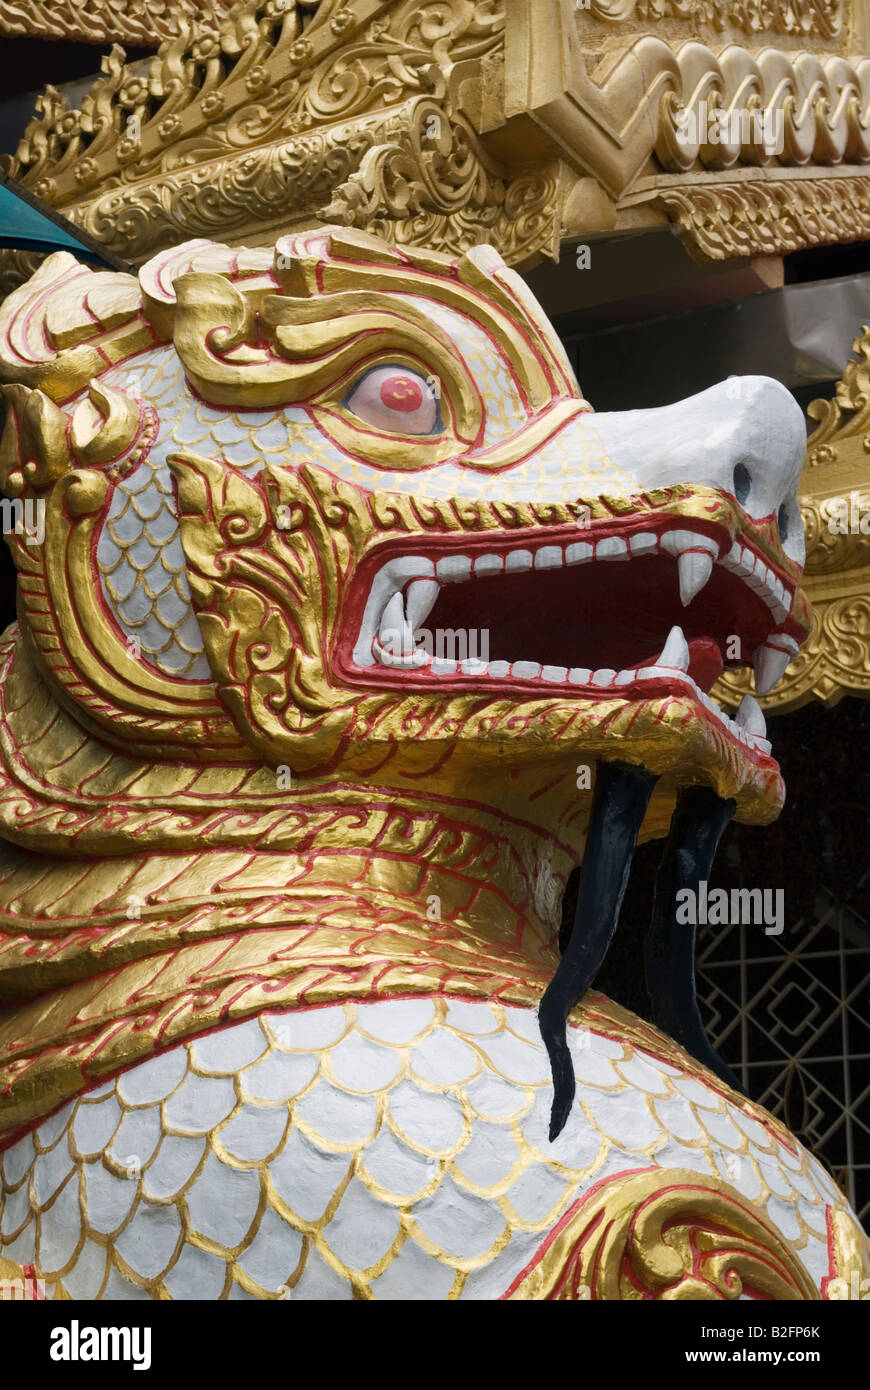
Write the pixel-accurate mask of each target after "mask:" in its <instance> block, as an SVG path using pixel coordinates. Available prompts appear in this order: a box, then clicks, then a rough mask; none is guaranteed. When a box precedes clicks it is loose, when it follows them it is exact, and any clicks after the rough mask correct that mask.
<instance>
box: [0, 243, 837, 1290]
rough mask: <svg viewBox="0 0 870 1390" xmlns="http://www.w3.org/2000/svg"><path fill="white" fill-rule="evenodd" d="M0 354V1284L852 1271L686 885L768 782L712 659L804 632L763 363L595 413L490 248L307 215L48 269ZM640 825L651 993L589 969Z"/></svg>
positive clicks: (784, 1280)
mask: <svg viewBox="0 0 870 1390" xmlns="http://www.w3.org/2000/svg"><path fill="white" fill-rule="evenodd" d="M0 372H2V377H3V380H4V381H5V382H6V383H7V385H6V387H5V394H6V403H7V420H6V426H5V432H4V435H3V439H2V446H0V483H2V486H3V490H4V491H5V493H6V495H7V497H8V498H9V499H10V501H9V502H8V504H7V506H8V507H9V508H10V509H11V513H13V514H14V516H15V518H16V521H17V525H16V527H15V529H13V530H12V531H11V533H10V534H9V536H8V540H9V543H10V546H11V549H12V553H13V556H14V560H15V564H16V566H17V570H18V608H19V617H18V623H17V625H15V626H13V627H12V628H10V629H9V630H8V632H7V633H6V634H5V636H4V638H3V640H2V646H0V663H2V664H0V755H2V783H0V835H2V837H3V839H2V854H0V1001H2V1004H3V1009H2V1012H0V1131H2V1137H0V1275H5V1276H6V1277H10V1278H11V1277H14V1276H15V1273H16V1272H18V1273H19V1274H22V1275H24V1276H26V1278H27V1279H30V1280H34V1279H35V1280H36V1281H42V1286H43V1287H44V1288H45V1290H46V1291H47V1293H48V1295H49V1296H52V1297H58V1298H65V1297H69V1298H85V1299H93V1298H106V1299H110V1298H116V1299H123V1298H143V1297H144V1298H166V1297H171V1298H196V1299H213V1298H250V1297H253V1298H262V1299H283V1298H291V1299H306V1298H307V1299H316V1298H338V1299H341V1298H354V1297H355V1298H388V1299H390V1298H392V1299H397V1298H398V1299H410V1298H426V1299H440V1298H472V1299H475V1298H476V1299H499V1298H506V1299H516V1298H519V1299H529V1298H538V1299H543V1298H566V1299H580V1298H589V1299H592V1300H598V1299H623V1298H625V1299H658V1298H664V1299H672V1298H697V1299H730V1298H737V1297H740V1296H741V1295H742V1296H749V1297H759V1298H770V1297H773V1298H783V1299H812V1298H818V1297H825V1296H828V1291H829V1289H830V1287H831V1281H832V1280H834V1279H839V1280H840V1281H841V1282H842V1280H843V1279H848V1278H849V1277H851V1276H852V1275H853V1274H854V1273H855V1272H856V1271H857V1272H859V1273H861V1272H862V1261H863V1259H864V1254H863V1251H864V1246H863V1244H862V1242H863V1237H862V1235H861V1233H860V1230H859V1228H858V1226H857V1224H856V1222H855V1219H854V1217H853V1216H852V1214H851V1212H850V1210H849V1208H848V1204H847V1202H846V1201H845V1199H844V1197H843V1196H842V1194H841V1193H840V1192H839V1191H838V1189H837V1187H836V1185H835V1184H834V1183H833V1181H832V1180H831V1178H830V1177H829V1176H828V1174H827V1173H826V1172H825V1171H824V1170H823V1168H822V1167H821V1165H820V1164H819V1163H818V1162H817V1161H816V1160H815V1159H814V1158H812V1157H811V1156H810V1155H809V1154H808V1153H807V1152H806V1151H805V1150H804V1149H803V1148H802V1147H801V1146H800V1144H798V1143H797V1141H796V1140H795V1139H794V1138H793V1137H792V1136H791V1135H790V1134H789V1133H788V1132H787V1131H786V1130H785V1129H784V1128H783V1127H782V1125H781V1124H779V1122H777V1121H776V1120H775V1119H773V1118H772V1117H771V1116H770V1115H769V1114H767V1113H766V1112H765V1111H764V1110H763V1109H761V1108H760V1107H759V1106H757V1105H755V1104H753V1103H752V1102H751V1101H750V1100H749V1099H748V1098H746V1097H745V1096H744V1095H742V1094H740V1093H739V1091H738V1090H737V1089H735V1086H736V1083H735V1082H734V1078H732V1077H731V1075H730V1073H729V1072H728V1071H727V1068H725V1067H724V1064H723V1063H721V1062H720V1061H719V1059H718V1057H717V1056H716V1054H715V1053H714V1052H713V1050H712V1049H711V1047H710V1045H709V1043H708V1042H707V1040H706V1038H705V1036H704V1032H703V1028H702V1026H701V1020H700V1015H699V1014H698V1010H697V1006H696V1004H695V1002H694V993H693V959H692V951H693V929H692V928H691V926H687V925H685V924H684V923H683V922H682V921H681V920H680V919H679V914H678V913H677V912H676V910H675V902H676V900H677V898H678V897H679V895H680V891H681V890H683V891H684V892H685V891H689V892H691V891H694V890H695V889H697V888H698V886H699V884H700V883H701V882H702V881H705V878H706V874H707V872H708V871H709V868H710V865H711V864H712V861H713V855H714V852H715V848H716V844H717V842H718V840H719V837H720V835H721V833H722V831H723V829H724V828H725V826H726V825H727V823H728V821H729V819H730V818H731V817H732V816H736V817H737V819H738V820H740V821H743V822H749V823H752V824H759V825H762V824H765V823H767V822H769V821H771V820H772V819H773V818H774V817H775V816H776V815H777V813H778V811H779V809H780V806H781V803H782V800H783V795H784V790H783V785H782V780H781V777H780V773H779V769H778V766H777V764H776V762H775V761H774V759H773V758H772V756H771V750H770V744H769V742H768V741H767V739H766V736H765V727H764V720H763V715H762V713H761V710H760V708H759V706H758V704H757V703H756V701H755V700H754V699H753V698H752V697H746V699H745V700H744V702H743V704H742V705H741V707H740V709H739V710H738V711H737V713H736V716H735V717H734V718H733V719H732V718H729V717H728V716H727V715H726V714H725V713H724V712H723V710H722V709H721V708H719V706H718V705H717V704H716V703H715V702H714V700H713V699H712V698H711V697H710V694H709V691H710V689H711V687H712V686H713V684H714V683H715V681H716V679H717V677H718V676H719V675H720V673H721V672H722V670H723V666H724V665H736V664H741V663H742V664H748V663H750V662H751V664H753V665H754V668H755V680H756V689H757V690H759V691H762V692H763V691H765V690H767V689H769V688H770V687H771V686H772V685H773V684H774V683H775V682H776V680H778V678H779V677H780V675H781V674H782V672H783V670H784V668H785V666H786V665H787V664H788V662H789V661H790V660H791V658H792V657H793V655H794V654H795V653H796V652H797V650H798V647H799V645H800V643H801V641H802V640H803V638H804V636H805V635H806V632H807V630H808V607H807V604H806V601H805V599H804V596H803V594H802V591H801V588H800V576H801V565H802V560H803V535H802V527H801V520H800V512H799V508H798V502H797V496H796V484H797V480H798V475H799V471H800V468H801V461H802V457H803V452H804V427H803V422H802V418H801V414H800V411H799V409H798V408H797V406H796V404H795V403H794V401H793V400H792V398H791V397H790V396H789V394H788V392H786V391H785V390H784V388H782V387H781V386H779V385H778V384H777V383H776V382H773V381H770V380H767V379H765V378H760V377H747V378H741V379H739V380H737V381H736V382H735V381H732V382H729V383H727V384H726V383H723V384H722V385H720V386H715V387H713V388H711V389H710V390H707V391H705V392H703V393H702V394H700V395H698V396H695V397H693V398H691V399H689V400H685V401H682V402H680V403H678V404H676V405H673V406H669V407H665V408H661V409H656V410H641V411H633V412H632V411H629V412H626V413H619V414H595V413H593V412H592V408H591V407H590V406H589V405H588V403H587V402H586V401H585V400H584V399H583V397H582V396H581V394H580V391H579V388H578V386H577V383H576V381H575V378H574V375H573V372H572V370H571V367H570V365H569V363H568V360H567V358H566V356H565V353H564V351H563V349H562V347H561V345H560V343H559V342H558V339H557V338H556V337H555V335H554V333H553V331H552V328H551V327H550V326H549V324H548V323H547V321H546V319H545V317H544V315H543V314H542V312H541V310H540V308H539V306H538V305H537V304H536V303H535V301H534V299H533V298H532V296H531V295H530V293H529V291H528V289H527V288H526V286H525V285H524V283H523V282H522V280H521V279H520V278H519V277H518V276H517V275H516V274H514V273H513V272H512V271H510V270H508V269H507V267H506V266H505V265H504V263H503V262H502V261H501V259H500V258H499V257H498V256H497V255H496V254H495V252H493V251H492V250H490V249H489V248H487V247H478V248H476V249H474V250H472V251H470V252H468V253H467V254H466V255H464V256H462V257H461V258H459V259H452V258H450V257H447V256H445V255H441V254H437V253H434V252H428V251H425V250H420V249H402V250H398V249H396V248H394V247H391V246H389V245H387V244H386V243H384V242H382V241H380V240H378V239H377V238H374V237H372V236H369V235H366V234H363V233H359V232H354V231H348V230H344V229H340V228H323V229H318V230H315V231H310V232H305V233H300V234H298V235H294V236H289V237H285V238H283V239H281V240H279V241H278V243H277V245H276V247H275V250H274V253H273V252H271V251H265V250H261V249H252V250H240V249H232V248H228V247H225V246H220V245H213V244H210V243H206V242H189V243H187V244H185V245H183V246H180V247H177V248H174V249H172V250H169V251H166V252H163V253H161V254H159V255H158V256H156V257H155V258H154V259H153V260H151V261H150V262H149V263H148V264H147V265H146V266H145V267H144V268H143V269H142V270H141V272H140V274H139V276H138V278H137V277H133V276H128V275H124V274H121V273H117V272H94V271H91V270H89V269H86V268H84V267H83V266H81V265H80V264H78V263H77V262H76V261H75V260H74V259H73V258H72V257H71V256H69V255H66V254H58V255H53V256H51V257H50V258H48V259H47V260H46V261H45V262H44V263H43V265H42V267H41V268H40V269H39V271H38V272H37V273H36V275H35V276H34V277H33V278H32V279H31V280H30V281H29V283H27V284H26V285H24V286H23V287H22V288H21V289H19V290H17V291H16V292H15V293H13V294H12V295H11V296H10V297H9V298H8V299H7V301H6V302H5V305H4V306H3V308H2V311H0ZM25 503H26V504H27V507H25V506H24V504H25ZM28 509H29V510H28ZM37 514H38V515H39V516H40V517H41V518H42V521H43V522H44V540H43V541H42V543H41V544H40V543H39V542H40V536H39V535H37V534H36V533H35V528H34V527H33V526H32V525H31V526H29V525H28V517H30V518H32V517H34V516H36V515H37ZM669 830H670V833H669V838H668V839H667V843H666V845H665V848H664V852H663V860H662V869H661V873H660V878H659V883H658V890H657V894H656V901H655V904H654V908H653V922H652V927H651V929H650V932H649V937H648V944H647V976H648V980H649V985H650V990H651V997H652V1009H653V1019H654V1022H655V1024H656V1025H658V1026H657V1027H656V1026H653V1024H651V1023H646V1022H643V1021H641V1020H640V1019H639V1018H636V1017H634V1016H632V1015H631V1014H629V1013H627V1012H626V1011H625V1010H623V1009H622V1008H620V1007H617V1006H616V1005H615V1004H613V1003H611V1002H610V1001H608V1000H607V999H605V998H604V997H603V996H601V995H600V994H597V993H595V992H594V991H592V990H590V988H589V987H590V986H591V984H592V983H593V981H594V978H595V974H596V972H597V970H598V967H599V965H600V964H601V961H602V959H603V957H604V955H605V952H606V950H607V946H608V942H609V940H610V938H611V935H612V932H613V930H614V927H615V924H616V920H617V917H618V913H619V909H620V905H621V901H622V896H623V892H624V888H625V884H626V880H627V876H628V872H629V868H630V864H631V859H632V854H633V851H634V847H635V845H636V843H637V841H638V839H639V838H640V839H649V838H654V837H664V836H666V835H668V832H669ZM581 864H582V866H583V867H582V873H581V878H580V889H579V898H578V907H577V914H576V919H575V922H574V926H573V930H572V931H570V932H563V933H562V940H561V942H560V940H559V936H560V905H561V902H562V898H563V894H564V890H565V885H566V882H567V880H568V877H569V875H570V874H571V872H572V870H574V869H575V868H576V867H577V866H579V865H581ZM560 949H561V958H560Z"/></svg>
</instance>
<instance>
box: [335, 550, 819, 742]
mask: <svg viewBox="0 0 870 1390" xmlns="http://www.w3.org/2000/svg"><path fill="white" fill-rule="evenodd" d="M718 550H719V547H718V545H717V544H716V542H715V541H714V540H712V539H711V538H710V537H709V536H706V535H703V534H702V533H700V532H695V531H687V530H672V531H667V532H665V533H664V534H663V535H661V536H657V535H655V534H654V533H652V532H639V533H635V534H634V535H633V536H631V537H630V538H629V539H628V541H626V540H623V539H622V538H621V537H619V536H608V537H605V538H604V539H602V540H599V541H598V542H591V541H576V542H573V543H571V544H569V545H567V546H561V545H544V546H541V547H539V548H538V549H537V550H536V551H535V552H532V551H531V550H526V549H517V550H512V551H509V552H507V553H506V554H504V555H497V554H487V555H479V556H477V557H476V558H475V559H472V558H471V557H470V556H468V555H447V556H444V557H442V558H441V559H440V560H438V561H437V562H433V561H432V560H429V559H427V558H425V557H424V556H420V555H408V556H402V557H400V558H396V559H393V560H389V561H388V562H387V563H386V564H385V565H383V566H381V568H380V570H379V571H378V573H377V574H376V575H375V579H374V582H373V584H372V588H371V591H370V593H369V597H368V602H367V604H366V609H365V613H364V615H363V620H362V624H361V626H360V632H359V637H358V640H357V643H356V646H355V649H354V661H355V662H356V664H357V665H358V666H363V667H367V666H372V665H374V664H375V662H378V663H380V664H381V665H383V666H391V667H402V668H412V669H413V668H419V667H422V666H429V667H430V669H431V671H432V673H433V674H436V675H452V674H454V673H455V672H456V671H457V670H459V671H461V672H462V674H464V675H477V676H480V675H484V674H486V675H488V676H492V677H495V678H499V677H506V676H508V675H511V676H514V677H517V678H520V679H524V680H532V679H536V678H540V679H542V680H545V681H548V682H555V683H559V682H562V681H567V683H569V684H572V685H584V684H591V685H597V686H607V685H611V684H615V685H627V684H628V683H629V682H630V681H631V680H633V679H634V678H635V676H636V675H637V672H636V671H620V672H615V671H611V670H600V671H590V670H586V669H585V668H582V667H574V668H572V669H571V670H570V671H569V670H568V669H567V668H563V667H554V666H544V667H541V666H539V665H538V664H537V663H534V662H528V661H517V662H513V663H509V662H504V661H496V662H491V663H489V665H488V666H486V665H485V664H484V663H483V662H480V661H476V660H475V659H474V658H472V659H471V660H468V661H461V662H455V661H454V662H451V661H449V660H444V659H442V658H438V657H430V656H429V655H428V653H426V652H424V651H420V650H419V649H417V648H416V643H415V638H414V634H415V632H416V630H417V629H418V628H419V626H420V625H421V624H422V623H423V622H425V620H426V618H427V616H428V615H429V613H430V612H431V610H432V608H433V607H434V604H435V602H436V600H437V598H438V595H439V593H440V591H441V585H442V584H449V583H459V582H462V581H464V580H468V579H470V578H471V576H472V574H473V575H474V576H475V577H479V578H484V577H487V576H490V575H494V574H501V573H502V572H504V573H506V574H518V573H521V572H523V571H527V570H532V569H535V570H548V569H558V568H561V567H562V566H573V565H580V564H585V563H588V562H590V561H592V560H593V559H594V560H628V559H629V558H630V557H631V556H634V555H645V554H653V553H655V552H659V553H663V554H667V555H671V556H673V557H674V558H675V559H676V560H677V567H678V577H679V586H680V598H681V600H682V603H683V606H684V607H686V606H688V604H690V603H691V602H692V600H693V599H694V598H695V597H696V595H697V594H699V593H700V592H701V590H702V589H703V588H704V586H705V585H706V583H707V581H708V579H709V578H710V575H711V573H712V570H713V564H714V562H716V563H719V564H721V565H722V566H723V567H724V568H725V569H727V570H728V571H729V572H731V573H733V574H735V575H737V576H738V577H740V578H741V579H743V580H744V582H745V583H746V584H747V586H748V587H749V588H751V589H752V590H753V592H755V593H757V594H759V595H760V596H761V597H762V598H763V599H764V600H765V601H766V602H767V604H768V606H769V607H770V609H771V612H772V613H773V614H774V616H775V617H776V618H777V621H781V620H782V618H783V617H785V616H786V614H787V612H788V608H789V607H790V604H791V594H790V592H789V590H788V589H787V588H786V586H785V585H784V584H783V583H782V581H781V580H780V579H778V577H777V576H776V575H775V574H774V573H773V571H772V570H771V569H770V568H769V567H768V566H767V565H765V564H764V562H763V561H762V560H761V559H760V557H759V556H756V555H755V554H754V553H753V552H752V551H750V550H749V549H748V548H747V547H746V546H741V545H740V544H739V543H737V542H735V544H734V545H733V546H732V547H731V550H730V551H729V552H728V554H727V555H726V556H724V557H723V559H722V560H718ZM675 631H677V632H681V629H679V628H677V629H675ZM397 636H398V637H399V639H400V640H398V641H397V640H396V639H397ZM668 641H669V642H670V638H669V639H668ZM683 642H684V644H685V638H684V639H683ZM667 649H668V645H667V644H666V647H665V650H666V651H667ZM797 650H798V645H797V643H796V642H795V641H794V640H793V639H792V638H791V637H788V636H786V634H784V633H775V634H774V635H772V636H771V637H769V638H768V639H767V641H766V642H765V643H763V644H762V645H761V646H759V647H758V648H757V649H756V651H755V652H754V654H753V658H752V663H753V667H754V671H755V689H756V692H757V693H758V694H760V695H764V694H766V693H767V692H768V691H769V690H772V689H773V687H774V686H775V685H776V684H777V682H778V681H779V680H780V678H781V677H782V675H783V673H784V671H785V669H786V667H787V666H788V664H789V662H790V661H791V660H792V659H793V657H794V656H795V655H796V653H797ZM661 664H663V665H665V666H668V667H669V668H672V666H673V663H670V662H662V663H661ZM687 668H688V653H687V656H686V665H685V666H682V667H680V666H677V667H676V669H682V670H683V671H686V670H687ZM642 669H643V670H645V671H646V672H652V673H657V672H658V667H647V668H642ZM642 678H643V676H641V679H642ZM693 684H694V682H693ZM708 698H709V697H706V696H703V699H704V701H705V702H706V700H707V699H708ZM710 703H711V704H714V702H712V701H711V702H710ZM715 710H718V706H715V704H714V712H715ZM724 717H725V716H724V715H723V718H724Z"/></svg>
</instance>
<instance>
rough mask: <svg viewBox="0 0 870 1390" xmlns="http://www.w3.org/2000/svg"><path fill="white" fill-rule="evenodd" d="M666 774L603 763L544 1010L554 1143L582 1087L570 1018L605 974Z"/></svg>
mask: <svg viewBox="0 0 870 1390" xmlns="http://www.w3.org/2000/svg"><path fill="white" fill-rule="evenodd" d="M657 780H658V779H657V778H656V777H655V776H654V775H653V774H652V773H651V772H647V771H646V769H645V768H642V767H636V766H634V765H633V764H631V763H618V762H613V763H610V762H608V763H599V764H598V767H597V770H596V775H595V796H594V799H593V803H592V815H591V819H590V822H589V833H588V835H587V837H586V850H585V853H584V855H583V868H582V869H581V871H580V891H579V893H578V896H577V911H576V914H575V917H574V928H573V930H572V932H571V936H570V937H569V939H568V944H567V946H566V948H565V952H564V955H563V956H562V959H561V961H560V962H559V965H558V968H557V970H556V973H555V975H554V976H553V978H552V980H551V981H550V983H549V985H548V986H547V991H546V993H545V995H544V997H543V999H542V1000H541V1007H540V1009H539V1010H538V1022H539V1024H540V1028H541V1037H542V1038H543V1040H544V1045H545V1046H546V1049H547V1052H548V1053H549V1057H550V1067H551V1069H552V1072H553V1108H552V1110H551V1112H550V1142H551V1143H552V1141H553V1140H554V1139H556V1138H558V1136H559V1135H560V1134H561V1132H562V1130H563V1129H564V1127H565V1123H566V1121H567V1119H568V1115H569V1114H570V1111H571V1105H572V1104H573V1101H574V1092H575V1089H576V1085H575V1080H574V1065H573V1063H572V1061H571V1053H570V1052H569V1050H568V1040H567V1036H566V1023H567V1019H568V1015H569V1013H570V1012H571V1010H572V1008H573V1007H574V1005H575V1004H576V1003H577V1002H578V1000H580V999H582V997H583V995H584V994H585V993H586V991H587V989H588V988H589V986H590V985H591V984H592V981H593V980H594V979H595V976H596V975H597V974H598V971H599V969H600V968H601V964H602V962H603V960H604V957H605V956H606V954H607V948H608V946H609V945H610V942H611V940H612V938H613V933H614V932H615V930H616V924H617V922H618V920H619V909H620V907H621V906H622V899H623V897H624V896H625V889H626V885H627V884H628V875H629V871H630V869H631V861H632V858H633V857H634V849H635V845H636V844H637V836H638V832H639V830H640V827H641V824H642V822H643V818H644V815H645V814H646V808H647V806H648V805H649V799H650V796H651V795H652V790H653V787H654V786H655V784H656V781H657Z"/></svg>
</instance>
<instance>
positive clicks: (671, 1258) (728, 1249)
mask: <svg viewBox="0 0 870 1390" xmlns="http://www.w3.org/2000/svg"><path fill="white" fill-rule="evenodd" d="M552 1236H553V1239H552V1240H551V1243H550V1244H549V1245H548V1246H547V1248H546V1250H544V1252H543V1254H542V1256H541V1258H540V1259H539V1260H537V1261H536V1262H535V1263H534V1264H533V1266H532V1268H531V1269H530V1270H529V1271H528V1273H527V1274H526V1276H525V1278H523V1279H521V1280H519V1281H517V1282H515V1285H514V1286H513V1288H512V1290H511V1291H510V1293H509V1294H508V1295H507V1297H508V1298H510V1299H515V1300H527V1299H535V1300H542V1299H550V1300H554V1301H563V1300H568V1301H576V1300H577V1299H578V1297H581V1296H585V1297H586V1298H589V1299H590V1300H594V1301H596V1302H597V1301H599V1300H604V1301H618V1300H631V1301H634V1300H640V1299H654V1300H659V1299H661V1300H662V1301H664V1302H671V1301H675V1302H682V1301H683V1300H690V1301H693V1302H698V1301H701V1302H723V1301H733V1300H735V1299H738V1298H740V1296H741V1294H743V1293H746V1294H748V1295H749V1296H750V1297H753V1298H758V1297H759V1296H760V1297H764V1298H773V1299H776V1300H777V1301H779V1302H786V1303H791V1302H800V1301H815V1300H817V1299H818V1297H819V1294H818V1292H817V1290H816V1287H815V1285H814V1284H813V1281H812V1280H811V1279H810V1277H809V1275H808V1274H807V1271H806V1269H805V1268H804V1266H803V1265H802V1264H801V1261H800V1260H799V1259H798V1258H797V1257H796V1255H795V1254H794V1251H793V1250H792V1249H791V1247H790V1246H789V1244H788V1242H787V1241H786V1240H785V1239H784V1238H783V1236H782V1235H781V1234H780V1233H779V1231H777V1230H776V1228H775V1227H774V1226H773V1225H771V1224H770V1222H768V1221H766V1220H764V1218H763V1217H762V1216H760V1214H759V1212H758V1210H757V1209H755V1208H754V1207H753V1206H752V1204H751V1203H749V1202H748V1201H747V1200H746V1198H744V1197H742V1196H741V1195H740V1193H739V1192H737V1191H736V1189H735V1188H733V1187H731V1186H729V1184H727V1183H725V1182H722V1181H721V1179H717V1178H713V1177H708V1176H707V1175H706V1174H699V1173H697V1172H692V1171H689V1170H687V1169H681V1168H669V1169H666V1170H664V1171H663V1170H661V1169H655V1170H653V1171H652V1172H649V1171H647V1172H644V1173H637V1174H626V1175H620V1177H618V1178H614V1179H611V1180H609V1181H605V1182H603V1183H602V1184H601V1185H600V1186H599V1187H598V1188H593V1190H592V1192H591V1193H589V1194H587V1196H586V1197H584V1198H583V1199H582V1200H581V1201H579V1202H576V1203H575V1204H574V1205H573V1206H572V1207H571V1208H570V1209H569V1211H568V1212H567V1213H566V1215H565V1216H564V1217H562V1219H561V1220H560V1221H559V1223H558V1224H557V1225H556V1226H555V1228H554V1230H553V1232H552ZM584 1289H585V1294H583V1295H581V1292H580V1291H581V1290H584Z"/></svg>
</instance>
